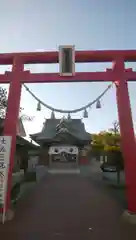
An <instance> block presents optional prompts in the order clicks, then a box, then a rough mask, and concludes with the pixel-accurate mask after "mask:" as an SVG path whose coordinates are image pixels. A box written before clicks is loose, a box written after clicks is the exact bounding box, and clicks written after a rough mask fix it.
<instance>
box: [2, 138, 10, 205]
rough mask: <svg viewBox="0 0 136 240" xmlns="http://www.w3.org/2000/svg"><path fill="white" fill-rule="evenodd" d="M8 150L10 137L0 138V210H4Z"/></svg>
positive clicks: (8, 158)
mask: <svg viewBox="0 0 136 240" xmlns="http://www.w3.org/2000/svg"><path fill="white" fill-rule="evenodd" d="M10 149H11V136H0V208H4V206H5V201H6V192H7V182H8V170H9V160H10Z"/></svg>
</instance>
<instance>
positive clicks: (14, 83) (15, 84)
mask: <svg viewBox="0 0 136 240" xmlns="http://www.w3.org/2000/svg"><path fill="white" fill-rule="evenodd" d="M22 70H23V64H21V63H20V61H19V60H18V58H15V60H14V62H13V69H12V79H11V83H10V88H9V96H8V108H7V113H6V119H5V123H4V135H7V136H11V137H12V142H11V153H10V166H9V173H8V189H7V208H8V207H9V204H10V192H11V182H12V169H13V165H14V156H15V149H16V129H17V123H18V115H19V107H20V96H21V81H20V80H21V74H22Z"/></svg>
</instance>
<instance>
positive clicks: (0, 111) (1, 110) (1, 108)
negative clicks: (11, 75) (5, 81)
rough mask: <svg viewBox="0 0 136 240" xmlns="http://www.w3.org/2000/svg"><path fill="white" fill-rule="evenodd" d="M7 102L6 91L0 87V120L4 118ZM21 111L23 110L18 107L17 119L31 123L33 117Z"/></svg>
mask: <svg viewBox="0 0 136 240" xmlns="http://www.w3.org/2000/svg"><path fill="white" fill-rule="evenodd" d="M7 102H8V97H7V91H6V89H5V88H2V87H0V118H2V119H4V118H5V114H6V108H7ZM23 111H24V108H22V107H20V111H19V117H20V118H21V119H22V120H23V121H32V120H33V118H34V117H32V116H28V115H26V114H24V113H23Z"/></svg>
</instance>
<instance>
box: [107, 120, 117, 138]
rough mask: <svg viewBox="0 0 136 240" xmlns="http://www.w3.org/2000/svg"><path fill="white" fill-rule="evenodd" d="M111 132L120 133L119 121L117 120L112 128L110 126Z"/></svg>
mask: <svg viewBox="0 0 136 240" xmlns="http://www.w3.org/2000/svg"><path fill="white" fill-rule="evenodd" d="M109 132H111V133H113V134H115V135H116V134H118V133H119V122H118V121H117V120H115V121H114V122H113V126H112V128H109Z"/></svg>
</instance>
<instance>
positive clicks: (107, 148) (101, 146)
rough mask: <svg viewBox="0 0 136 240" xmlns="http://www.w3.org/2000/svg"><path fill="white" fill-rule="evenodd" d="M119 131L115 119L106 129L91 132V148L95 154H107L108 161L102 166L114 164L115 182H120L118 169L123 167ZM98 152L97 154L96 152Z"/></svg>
mask: <svg viewBox="0 0 136 240" xmlns="http://www.w3.org/2000/svg"><path fill="white" fill-rule="evenodd" d="M120 140H121V137H120V132H119V124H118V122H117V121H115V122H114V123H113V127H112V128H110V129H109V130H108V131H103V132H100V133H99V134H92V150H93V151H94V152H95V154H96V153H97V154H96V156H97V155H99V156H100V155H103V156H108V161H107V162H104V164H103V165H102V167H104V166H109V165H114V166H115V167H116V172H117V183H118V184H119V183H120V171H121V170H122V169H123V158H122V153H121V149H120ZM98 153H99V154H98Z"/></svg>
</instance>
